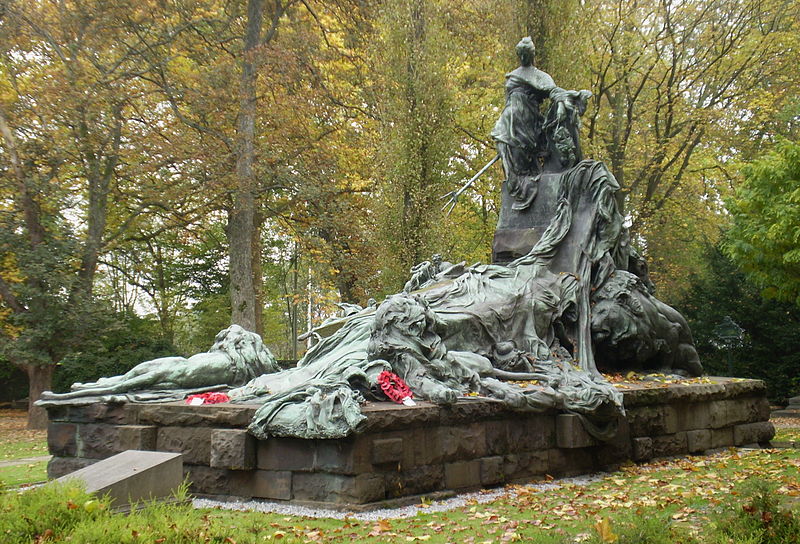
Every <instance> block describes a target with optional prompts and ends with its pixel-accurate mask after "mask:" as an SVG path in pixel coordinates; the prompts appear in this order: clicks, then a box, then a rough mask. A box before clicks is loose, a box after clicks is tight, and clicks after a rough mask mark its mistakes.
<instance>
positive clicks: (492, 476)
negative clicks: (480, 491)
mask: <svg viewBox="0 0 800 544" xmlns="http://www.w3.org/2000/svg"><path fill="white" fill-rule="evenodd" d="M480 463H481V465H480V470H481V485H496V484H499V483H501V482H503V480H504V479H505V473H504V470H503V465H504V460H503V457H502V456H501V455H494V456H492V457H484V458H483V459H481V460H480Z"/></svg>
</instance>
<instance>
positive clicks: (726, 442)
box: [711, 427, 733, 449]
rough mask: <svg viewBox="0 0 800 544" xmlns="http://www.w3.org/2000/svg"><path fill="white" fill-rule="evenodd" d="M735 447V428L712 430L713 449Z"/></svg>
mask: <svg viewBox="0 0 800 544" xmlns="http://www.w3.org/2000/svg"><path fill="white" fill-rule="evenodd" d="M731 446H733V427H725V428H724V429H711V448H712V449H717V448H729V447H731Z"/></svg>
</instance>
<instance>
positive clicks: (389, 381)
mask: <svg viewBox="0 0 800 544" xmlns="http://www.w3.org/2000/svg"><path fill="white" fill-rule="evenodd" d="M378 385H380V386H381V391H383V393H384V394H385V395H386V396H387V397H389V399H391V400H393V401H394V402H397V403H398V404H402V403H403V400H405V399H407V398H408V399H411V398H414V394H413V393H412V392H411V389H409V387H408V385H407V384H406V382H404V381H403V379H402V378H401V377H400V376H398V375H397V374H395V373H393V372H389V371H388V370H384V371H383V372H381V373H380V374H379V375H378Z"/></svg>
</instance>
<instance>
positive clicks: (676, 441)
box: [653, 431, 688, 457]
mask: <svg viewBox="0 0 800 544" xmlns="http://www.w3.org/2000/svg"><path fill="white" fill-rule="evenodd" d="M687 451H688V450H687V442H686V431H681V432H679V433H674V434H666V435H661V436H654V437H653V457H667V456H670V455H683V454H685V453H687Z"/></svg>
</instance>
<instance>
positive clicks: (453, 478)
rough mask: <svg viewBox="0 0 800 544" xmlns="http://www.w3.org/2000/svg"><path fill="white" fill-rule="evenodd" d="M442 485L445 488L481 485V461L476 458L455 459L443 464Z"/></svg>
mask: <svg viewBox="0 0 800 544" xmlns="http://www.w3.org/2000/svg"><path fill="white" fill-rule="evenodd" d="M444 485H445V487H447V489H463V488H469V487H478V486H480V485H481V463H480V461H479V460H477V459H473V460H471V461H455V462H453V463H447V464H446V465H445V466H444Z"/></svg>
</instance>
